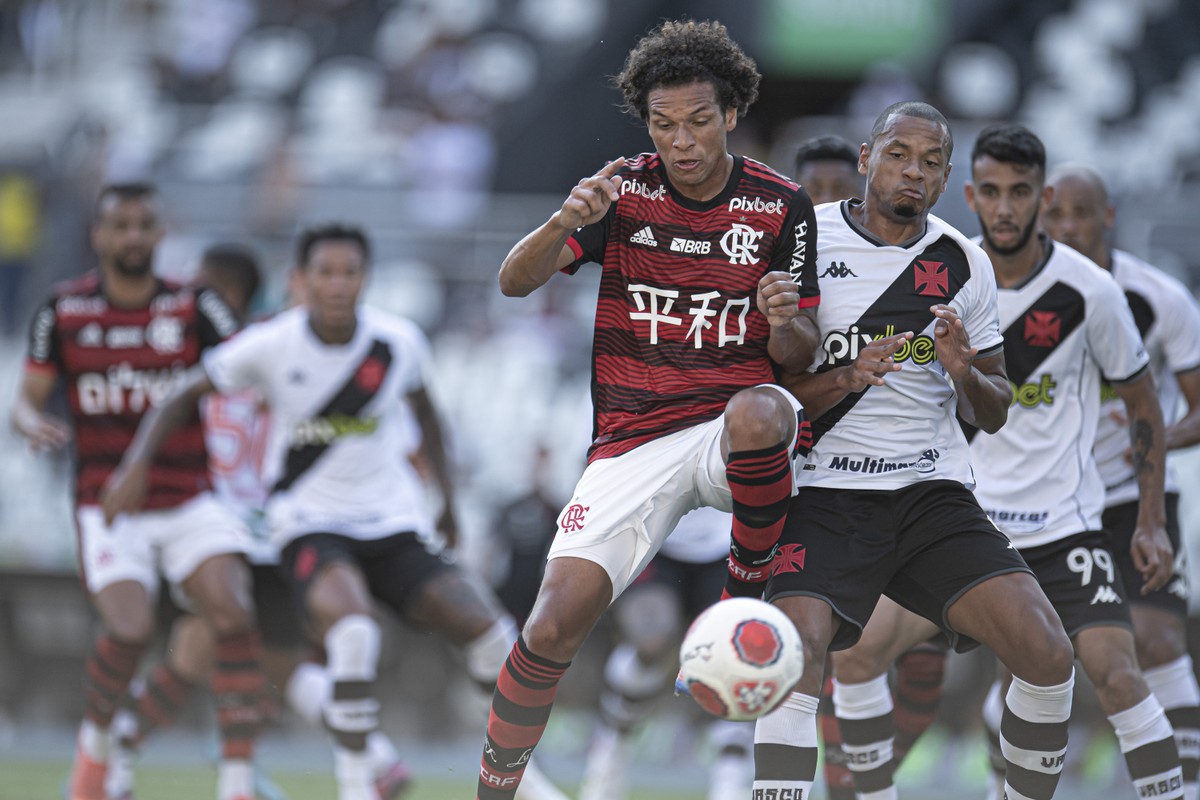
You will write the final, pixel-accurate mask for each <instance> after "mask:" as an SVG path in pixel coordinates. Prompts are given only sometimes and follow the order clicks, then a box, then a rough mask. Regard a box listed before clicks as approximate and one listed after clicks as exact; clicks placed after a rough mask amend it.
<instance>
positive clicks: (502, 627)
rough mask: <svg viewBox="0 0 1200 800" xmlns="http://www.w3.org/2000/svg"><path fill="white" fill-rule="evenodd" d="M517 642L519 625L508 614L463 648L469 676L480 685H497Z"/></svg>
mask: <svg viewBox="0 0 1200 800" xmlns="http://www.w3.org/2000/svg"><path fill="white" fill-rule="evenodd" d="M516 641H517V623H516V621H515V620H514V619H513V618H512V617H510V616H509V615H508V614H505V615H504V616H502V617H500V619H498V620H496V621H495V622H494V623H492V627H490V628H488V629H487V630H486V631H484V632H483V633H481V634H479V635H478V636H476V637H475V638H474V639H472V640H471V641H469V642H467V644H466V645H465V646H464V647H463V655H464V656H465V657H466V662H467V674H468V675H470V676H471V679H472V680H475V681H478V682H479V683H495V682H496V679H497V678H498V677H499V676H500V670H501V669H503V668H504V662H505V660H506V659H507V658H508V654H509V653H511V652H512V648H513V644H515V643H516Z"/></svg>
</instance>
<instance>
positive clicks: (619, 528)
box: [547, 384, 804, 600]
mask: <svg viewBox="0 0 1200 800" xmlns="http://www.w3.org/2000/svg"><path fill="white" fill-rule="evenodd" d="M761 385H762V386H763V387H769V388H772V389H775V390H777V391H779V393H780V394H782V395H783V396H784V397H786V398H787V400H788V402H789V403H790V404H791V406H792V408H793V409H794V410H795V412H796V413H797V414H799V412H800V409H801V407H800V402H799V401H798V400H796V398H795V397H793V396H792V394H791V392H789V391H787V390H786V389H784V388H783V387H781V386H775V385H774V384H761ZM724 430H725V417H724V415H722V416H720V417H717V418H716V419H712V420H709V421H708V422H705V423H701V424H700V425H695V426H693V427H691V428H687V429H685V430H682V431H676V432H675V433H672V434H669V435H667V436H663V437H662V438H660V439H654V440H653V441H650V442H646V443H645V444H643V445H640V446H638V447H635V448H634V449H633V450H630V451H629V452H628V453H622V454H621V455H619V456H614V457H612V458H601V459H598V460H596V461H593V462H592V463H591V464H588V467H587V469H585V470H584V471H583V476H582V477H581V478H580V479H579V483H578V484H576V486H575V493H574V494H573V495H572V496H571V501H570V502H569V503H567V507H566V508H564V509H563V511H562V513H561V514H560V515H559V517H558V531H557V532H556V533H555V535H554V541H553V542H552V543H551V545H550V552H549V554H548V555H547V558H548V559H549V558H560V557H562V556H571V557H572V558H583V559H587V560H588V561H593V562H595V563H597V564H599V565H600V566H601V567H603V568H604V571H605V572H607V573H608V577H609V578H610V579H611V580H612V584H613V600H616V599H617V598H618V597H619V596H620V595H621V592H623V591H625V589H626V587H628V586H629V584H630V583H631V582H632V581H633V579H634V578H636V577H637V576H638V575H640V574H641V572H642V570H643V569H645V567H646V565H647V564H648V563H650V560H651V559H652V558H654V556H655V554H656V553H658V550H659V548H660V547H661V546H662V543H663V542H664V541H665V540H666V538H667V537H668V536H669V535H670V534H671V532H672V531H673V530H675V526H676V524H677V523H678V522H679V520H680V519H681V518H682V517H683V515H684V514H686V513H688V512H689V511H691V510H692V509H694V508H699V507H701V506H711V507H713V508H719V509H721V510H722V511H731V510H733V500H732V498H731V497H730V495H729V482H728V481H727V480H726V478H725V459H724V458H722V456H721V434H722V433H723V432H724ZM803 465H804V458H802V457H797V455H796V454H795V453H793V454H792V494H793V495H794V494H795V493H796V479H797V477H798V475H799V470H800V469H801V467H803Z"/></svg>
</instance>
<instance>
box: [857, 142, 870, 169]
mask: <svg viewBox="0 0 1200 800" xmlns="http://www.w3.org/2000/svg"><path fill="white" fill-rule="evenodd" d="M870 157H871V145H869V144H867V143H866V142H863V143H862V144H860V145H859V146H858V174H859V175H866V174H867V159H869V158H870Z"/></svg>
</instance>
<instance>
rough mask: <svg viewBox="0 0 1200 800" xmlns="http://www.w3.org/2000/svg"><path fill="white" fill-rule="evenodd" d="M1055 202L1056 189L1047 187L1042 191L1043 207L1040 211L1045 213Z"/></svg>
mask: <svg viewBox="0 0 1200 800" xmlns="http://www.w3.org/2000/svg"><path fill="white" fill-rule="evenodd" d="M1053 202H1054V187H1053V186H1046V187H1044V188H1043V189H1042V205H1041V208H1040V209H1039V210H1040V212H1041V213H1045V212H1046V209H1048V208H1049V207H1050V204H1051V203H1053Z"/></svg>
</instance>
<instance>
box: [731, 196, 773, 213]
mask: <svg viewBox="0 0 1200 800" xmlns="http://www.w3.org/2000/svg"><path fill="white" fill-rule="evenodd" d="M784 208H785V205H784V202H783V201H782V200H767V201H764V200H763V199H762V198H761V197H734V198H733V199H731V200H730V201H729V210H730V211H753V212H755V213H757V214H782V213H783V211H784Z"/></svg>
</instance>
